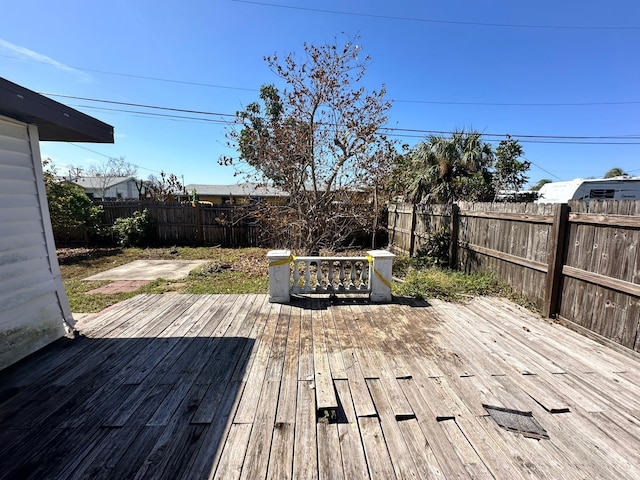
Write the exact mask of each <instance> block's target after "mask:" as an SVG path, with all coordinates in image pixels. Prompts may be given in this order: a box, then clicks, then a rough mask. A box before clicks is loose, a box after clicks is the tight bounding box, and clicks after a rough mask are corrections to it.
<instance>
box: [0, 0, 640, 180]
mask: <svg viewBox="0 0 640 480" xmlns="http://www.w3.org/2000/svg"><path fill="white" fill-rule="evenodd" d="M54 5H55V7H54ZM291 7H293V8H291ZM320 10H323V11H320ZM339 12H342V13H339ZM500 25H507V26H500ZM547 27H561V28H547ZM574 27H580V28H574ZM612 27H613V28H612ZM356 35H359V36H360V39H359V43H360V44H361V45H362V47H363V50H364V53H366V54H368V55H369V56H370V57H371V62H370V64H369V66H368V70H367V74H366V76H365V83H366V86H367V87H368V88H372V89H373V88H378V87H379V86H380V84H381V83H384V84H385V85H386V86H387V90H388V98H390V99H392V100H394V105H393V107H392V109H391V111H390V122H389V125H388V126H390V127H394V128H399V129H415V130H435V131H451V130H454V129H459V128H466V129H471V128H472V129H476V130H478V131H481V132H484V133H486V134H506V133H510V134H512V135H514V136H517V135H532V136H563V137H626V136H637V137H638V138H623V139H611V138H609V139H607V138H603V139H594V138H590V139H582V140H579V139H573V140H572V139H566V138H565V139H556V140H552V139H548V138H546V139H545V138H537V139H536V138H526V137H517V138H520V139H521V141H522V145H523V147H524V150H525V157H526V158H527V159H529V160H530V161H532V162H533V163H534V165H533V167H532V169H531V171H530V179H531V181H532V182H535V181H537V180H539V179H541V178H552V179H554V180H558V179H563V180H568V179H572V178H576V177H589V176H596V177H597V176H601V175H602V174H603V173H604V172H605V171H606V170H608V169H609V168H611V167H614V166H618V167H621V168H623V169H625V170H626V171H628V172H630V173H633V174H636V175H640V155H639V154H640V115H638V112H639V111H640V82H639V81H638V78H639V73H640V63H639V62H638V52H639V51H640V4H639V3H638V2H637V1H633V0H624V1H622V0H610V1H607V2H601V1H593V2H584V1H574V0H566V1H563V2H558V1H557V0H554V1H550V0H540V1H538V2H514V1H507V0H493V1H491V0H489V1H483V2H478V1H477V0H468V1H467V0H465V1H447V2H427V1H420V2H417V1H406V0H397V1H394V2H388V1H381V0H369V1H363V0H355V1H351V2H340V1H338V0H327V1H324V2H312V1H306V0H305V1H294V0H272V1H271V0H268V1H264V2H263V1H262V0H256V1H255V2H246V1H242V2H240V1H233V0H215V1H211V0H207V1H201V0H187V1H183V2H176V1H168V0H154V1H150V0H110V1H109V2H99V3H97V2H87V1H85V0H57V1H56V2H51V1H48V0H31V1H29V2H7V5H3V13H2V15H1V16H0V72H1V73H0V76H2V77H5V78H7V79H8V80H11V81H13V82H15V83H18V84H20V85H23V86H25V87H27V88H30V89H32V90H35V91H37V92H47V93H56V94H63V95H69V96H75V97H86V98H91V99H101V100H109V101H115V102H124V103H135V104H143V105H154V106H160V107H171V108H177V109H185V110H197V111H205V112H213V113H220V114H234V113H235V112H236V111H237V110H239V109H242V108H243V107H244V106H245V105H247V104H248V103H250V102H252V101H254V100H256V99H257V96H258V89H259V87H260V85H261V84H263V83H276V84H277V83H278V79H277V77H275V75H274V74H273V73H272V72H271V71H270V70H269V69H268V67H267V65H266V63H265V62H264V61H263V57H264V56H265V55H270V54H273V53H276V52H277V53H278V54H279V55H280V56H284V54H286V53H289V52H302V48H303V43H304V42H308V43H325V42H333V41H334V39H335V38H336V37H338V39H340V41H343V40H346V39H348V38H353V37H355V36H356ZM140 77H146V78H140ZM154 79H155V80H154ZM51 98H54V99H55V100H58V101H60V102H62V103H65V104H67V105H70V106H72V107H74V108H77V109H78V110H81V111H83V112H85V113H88V114H89V115H92V116H94V117H96V118H99V119H100V120H102V121H104V122H106V123H109V124H111V125H113V126H114V127H115V134H116V136H115V144H113V145H102V144H77V145H71V144H57V143H50V142H43V143H42V145H41V150H42V155H43V157H50V158H52V159H53V160H54V161H55V162H56V164H58V165H59V166H64V165H68V164H73V165H80V166H85V167H86V166H88V165H90V164H91V163H92V162H97V161H102V160H104V159H105V156H106V157H125V158H126V160H127V161H129V162H131V163H134V164H136V165H138V166H139V169H138V174H139V176H141V177H145V178H146V177H147V176H148V175H149V174H156V173H157V172H158V171H160V170H164V171H166V172H168V173H175V174H176V175H178V176H179V177H183V178H184V181H185V183H210V184H224V183H234V182H236V181H239V179H238V178H236V177H234V170H233V168H230V167H221V166H219V165H218V163H217V159H218V157H219V156H220V155H221V154H227V155H228V154H232V153H233V151H232V150H230V149H229V148H228V147H227V146H226V139H225V125H224V122H223V121H224V120H228V119H229V118H231V117H228V116H216V115H209V116H201V115H196V114H189V113H178V112H170V111H165V110H149V109H143V108H140V107H132V106H124V105H117V104H111V103H98V102H93V101H88V100H78V99H73V98H65V97H51ZM107 109H111V110H107ZM122 110H127V111H126V112H125V111H122ZM131 111H134V112H143V111H144V112H153V113H156V114H163V115H180V116H184V117H197V118H187V119H185V118H173V117H166V116H165V117H160V116H149V115H145V114H143V113H131ZM205 118H206V119H208V120H209V121H204V120H203V119H205ZM411 135H413V136H407V137H404V138H401V137H398V140H399V141H400V142H403V143H408V144H410V145H415V144H416V143H417V142H418V141H420V139H421V138H423V137H424V135H426V134H423V133H412V134H411ZM489 139H496V140H499V137H487V140H489ZM525 140H527V141H525ZM550 140H551V141H562V142H567V141H573V142H575V141H587V142H599V143H604V142H608V143H632V144H631V145H619V144H618V145H614V144H575V143H573V144H568V143H537V142H540V141H543V142H549V141H550ZM530 141H535V142H536V143H530ZM78 145H79V146H78ZM80 147H84V148H80ZM85 148H89V149H90V150H91V151H90V150H86V149H85Z"/></svg>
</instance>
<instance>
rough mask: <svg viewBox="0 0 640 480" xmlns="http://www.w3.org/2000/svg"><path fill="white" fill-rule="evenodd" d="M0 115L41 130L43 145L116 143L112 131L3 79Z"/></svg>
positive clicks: (83, 115)
mask: <svg viewBox="0 0 640 480" xmlns="http://www.w3.org/2000/svg"><path fill="white" fill-rule="evenodd" d="M0 115H3V116H5V117H9V118H13V119H15V120H18V121H20V122H24V123H28V124H33V125H37V126H38V133H39V137H40V140H42V141H59V142H92V143H113V127H112V126H111V125H107V124H106V123H104V122H101V121H100V120H98V119H96V118H93V117H90V116H89V115H85V114H84V113H82V112H79V111H77V110H74V109H73V108H71V107H67V106H66V105H63V104H62V103H59V102H56V101H55V100H51V99H50V98H47V97H45V96H43V95H40V94H39V93H36V92H34V91H32V90H29V89H27V88H24V87H21V86H20V85H17V84H15V83H13V82H10V81H9V80H6V79H4V78H0Z"/></svg>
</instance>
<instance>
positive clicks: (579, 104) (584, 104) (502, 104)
mask: <svg viewBox="0 0 640 480" xmlns="http://www.w3.org/2000/svg"><path fill="white" fill-rule="evenodd" d="M0 57H4V58H11V59H14V60H20V61H23V62H32V63H41V64H44V65H53V66H55V65H56V64H54V63H52V62H45V61H41V60H33V59H26V58H20V57H15V56H12V55H0ZM70 68H73V69H75V70H81V71H86V72H94V73H102V74H106V75H116V76H121V77H128V78H138V79H141V80H152V81H156V82H167V83H175V84H183V85H191V86H199V87H209V88H223V89H228V90H240V91H245V92H259V91H260V90H259V89H256V88H246V87H233V86H229V85H218V84H212V83H203V82H191V81H185V80H175V79H170V78H162V77H150V76H145V75H134V74H128V73H118V72H108V71H105V70H95V69H92V68H83V67H71V66H70ZM51 95H54V94H51ZM59 96H62V95H59ZM389 101H390V102H394V103H409V104H423V105H460V106H473V107H589V106H615V105H638V104H640V100H629V101H627V100H625V101H611V102H559V103H554V102H540V103H536V102H459V101H448V100H412V99H390V100H389Z"/></svg>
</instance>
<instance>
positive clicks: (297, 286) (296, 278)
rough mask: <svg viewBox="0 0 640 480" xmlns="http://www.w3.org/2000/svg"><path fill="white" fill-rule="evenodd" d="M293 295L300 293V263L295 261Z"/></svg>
mask: <svg viewBox="0 0 640 480" xmlns="http://www.w3.org/2000/svg"><path fill="white" fill-rule="evenodd" d="M291 291H292V292H293V293H298V292H299V291H300V261H299V260H294V261H293V285H292V288H291Z"/></svg>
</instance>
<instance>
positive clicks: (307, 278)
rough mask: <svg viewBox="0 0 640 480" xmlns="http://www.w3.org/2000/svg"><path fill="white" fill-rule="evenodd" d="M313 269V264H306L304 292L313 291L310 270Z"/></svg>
mask: <svg viewBox="0 0 640 480" xmlns="http://www.w3.org/2000/svg"><path fill="white" fill-rule="evenodd" d="M309 267H311V262H305V263H304V291H305V292H309V291H311V271H310V270H309Z"/></svg>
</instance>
